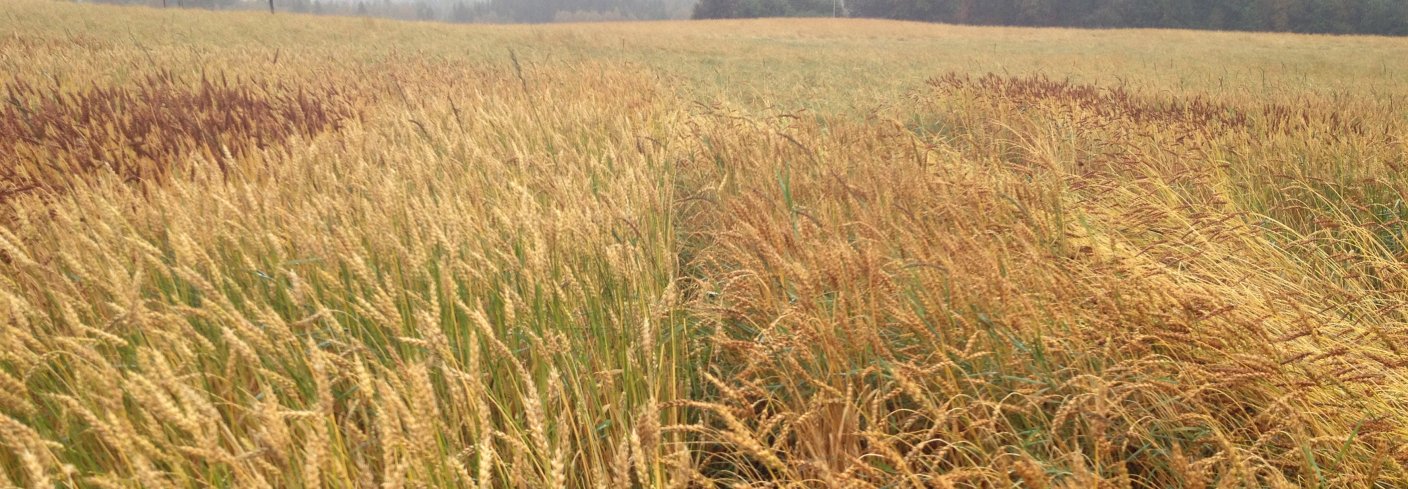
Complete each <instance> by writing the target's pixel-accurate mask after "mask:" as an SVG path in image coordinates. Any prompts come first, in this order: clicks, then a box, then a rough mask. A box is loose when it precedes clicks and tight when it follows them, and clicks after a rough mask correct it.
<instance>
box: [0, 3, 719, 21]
mask: <svg viewBox="0 0 1408 489" xmlns="http://www.w3.org/2000/svg"><path fill="white" fill-rule="evenodd" d="M0 1H4V0H0ZM80 1H82V0H80ZM89 1H97V2H102V3H120V4H139V5H148V6H153V7H168V8H178V7H179V8H203V9H220V10H224V9H240V10H251V9H259V10H264V9H268V5H269V0H89ZM693 4H694V0H274V6H275V9H276V11H278V12H293V13H309V14H325V15H354V16H368V17H386V18H393V19H405V20H436V21H447V22H562V21H608V20H638V19H670V18H684V17H688V16H689V13H690V8H691V6H692V5H693Z"/></svg>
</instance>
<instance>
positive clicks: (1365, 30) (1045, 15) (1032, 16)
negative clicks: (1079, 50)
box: [694, 0, 1408, 35]
mask: <svg viewBox="0 0 1408 489" xmlns="http://www.w3.org/2000/svg"><path fill="white" fill-rule="evenodd" d="M820 3H824V4H825V5H820ZM845 7H846V11H847V12H848V14H849V15H851V16H855V17H877V18H887V19H907V20H923V21H931V22H946V23H955V24H983V25H1018V26H1064V27H1171V28H1185V29H1217V30H1248V31H1289V32H1308V33H1340V34H1349V33H1358V34H1387V35H1408V0H847V1H846V5H845ZM831 13H832V8H831V5H830V2H825V1H819V0H699V3H698V4H697V5H696V6H695V9H694V17H695V18H733V17H755V16H777V15H831Z"/></svg>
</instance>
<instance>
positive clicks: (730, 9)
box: [694, 0, 841, 19]
mask: <svg viewBox="0 0 1408 489" xmlns="http://www.w3.org/2000/svg"><path fill="white" fill-rule="evenodd" d="M840 5H841V2H840V1H839V0H699V3H696V4H695V5H694V18H696V19H739V18H751V17H815V16H831V15H839V14H841V12H840Z"/></svg>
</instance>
